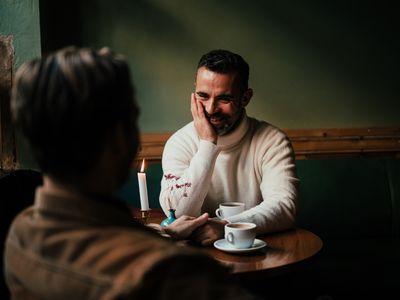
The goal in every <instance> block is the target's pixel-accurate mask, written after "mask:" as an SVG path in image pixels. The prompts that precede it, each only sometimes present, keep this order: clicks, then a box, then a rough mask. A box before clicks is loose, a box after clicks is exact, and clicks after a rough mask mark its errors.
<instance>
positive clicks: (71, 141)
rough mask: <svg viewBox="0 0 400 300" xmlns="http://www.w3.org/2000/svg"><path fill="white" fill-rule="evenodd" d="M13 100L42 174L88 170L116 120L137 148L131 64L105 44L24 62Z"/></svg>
mask: <svg viewBox="0 0 400 300" xmlns="http://www.w3.org/2000/svg"><path fill="white" fill-rule="evenodd" d="M11 101H12V102H11V109H12V114H13V118H14V123H15V125H16V127H17V129H19V130H20V131H21V133H22V135H23V136H24V137H25V139H26V140H27V142H28V144H29V146H30V148H31V151H32V154H33V156H34V158H35V159H36V161H37V163H38V165H39V167H40V168H41V170H42V171H43V172H44V173H48V174H51V175H53V176H55V177H63V176H70V175H73V174H76V173H77V172H82V173H85V172H88V171H89V170H90V169H91V168H92V166H93V165H94V163H95V161H96V159H98V157H99V155H100V154H101V150H102V149H103V148H102V147H103V145H104V141H105V139H106V137H107V135H108V134H109V133H110V131H111V130H113V129H115V128H116V126H117V125H119V124H122V125H123V128H124V130H126V133H127V134H131V136H132V139H134V142H135V145H134V149H135V150H137V146H138V136H137V135H138V133H137V124H136V119H137V114H138V108H137V105H136V103H135V99H134V87H133V85H132V83H131V78H130V73H129V68H128V65H127V63H126V62H125V60H124V59H123V58H122V57H120V56H118V55H115V54H113V53H112V52H111V51H109V50H108V49H102V50H100V51H94V50H92V49H89V48H82V49H78V48H75V47H68V48H64V49H61V50H59V51H57V52H55V53H54V54H52V55H50V56H48V57H45V58H43V59H35V60H33V61H31V62H29V63H26V64H23V65H22V66H21V67H20V68H19V70H18V72H17V74H16V76H15V84H14V86H13V90H12V100H11Z"/></svg>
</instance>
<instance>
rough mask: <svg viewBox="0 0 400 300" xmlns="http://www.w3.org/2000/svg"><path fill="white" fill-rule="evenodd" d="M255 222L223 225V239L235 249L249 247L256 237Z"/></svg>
mask: <svg viewBox="0 0 400 300" xmlns="http://www.w3.org/2000/svg"><path fill="white" fill-rule="evenodd" d="M256 228H257V226H256V224H254V223H245V222H241V223H229V224H226V225H225V240H226V241H227V242H228V243H229V244H230V245H231V246H233V247H234V248H236V249H245V248H250V247H251V246H252V245H253V243H254V239H255V238H256Z"/></svg>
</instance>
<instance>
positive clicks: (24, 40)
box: [0, 0, 41, 168]
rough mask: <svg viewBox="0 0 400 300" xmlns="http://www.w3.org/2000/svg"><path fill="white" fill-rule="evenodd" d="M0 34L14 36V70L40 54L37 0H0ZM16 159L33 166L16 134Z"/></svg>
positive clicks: (28, 166)
mask: <svg viewBox="0 0 400 300" xmlns="http://www.w3.org/2000/svg"><path fill="white" fill-rule="evenodd" d="M0 34H1V35H13V36H14V51H15V53H14V58H15V62H14V63H15V70H16V69H17V68H18V67H19V66H20V65H21V64H22V63H24V62H25V61H28V60H30V59H32V58H35V57H39V56H40V55H41V47H40V24H39V0H0ZM16 140H17V159H18V162H19V165H20V166H21V167H26V168H34V167H35V164H34V163H33V161H32V158H31V156H30V155H29V152H28V151H27V150H26V147H25V145H24V143H23V142H22V139H21V138H20V137H19V136H17V137H16Z"/></svg>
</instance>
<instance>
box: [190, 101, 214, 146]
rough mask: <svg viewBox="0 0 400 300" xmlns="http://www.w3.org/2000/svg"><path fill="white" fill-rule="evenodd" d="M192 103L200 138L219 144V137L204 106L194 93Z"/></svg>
mask: <svg viewBox="0 0 400 300" xmlns="http://www.w3.org/2000/svg"><path fill="white" fill-rule="evenodd" d="M190 103H191V104H190V110H191V112H192V116H193V121H194V126H195V128H196V131H197V134H198V136H199V138H200V139H202V140H205V141H209V142H211V143H214V144H217V140H218V135H217V133H216V132H215V130H214V128H213V127H212V125H211V123H210V122H209V120H208V119H207V117H206V115H205V112H204V110H205V108H204V106H203V104H202V103H201V101H199V100H197V99H196V96H195V94H194V93H192V97H191V102H190Z"/></svg>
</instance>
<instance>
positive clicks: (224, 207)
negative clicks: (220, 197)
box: [215, 202, 244, 219]
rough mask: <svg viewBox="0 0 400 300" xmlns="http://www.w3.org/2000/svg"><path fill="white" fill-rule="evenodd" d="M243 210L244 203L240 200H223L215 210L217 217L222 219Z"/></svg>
mask: <svg viewBox="0 0 400 300" xmlns="http://www.w3.org/2000/svg"><path fill="white" fill-rule="evenodd" d="M243 211H244V203H241V202H224V203H221V204H220V205H219V208H217V209H216V210H215V214H216V215H217V217H218V218H220V219H224V218H228V217H230V216H234V215H237V214H239V213H241V212H243Z"/></svg>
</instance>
